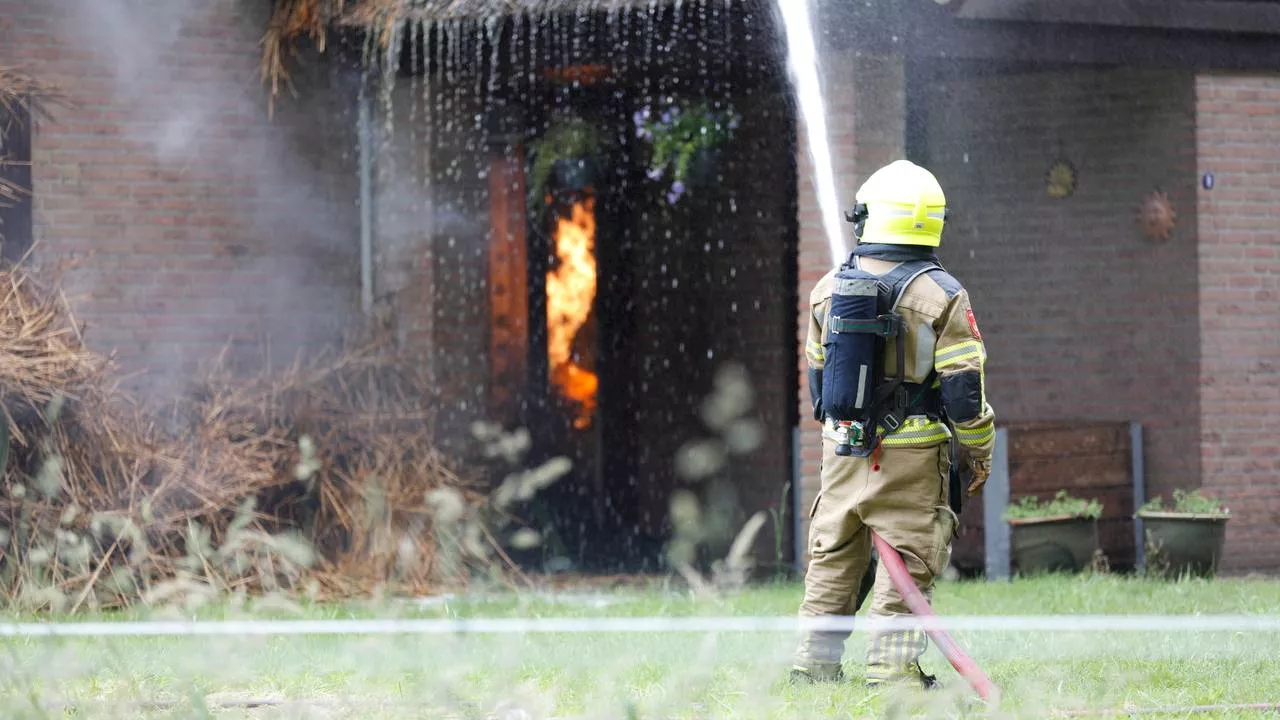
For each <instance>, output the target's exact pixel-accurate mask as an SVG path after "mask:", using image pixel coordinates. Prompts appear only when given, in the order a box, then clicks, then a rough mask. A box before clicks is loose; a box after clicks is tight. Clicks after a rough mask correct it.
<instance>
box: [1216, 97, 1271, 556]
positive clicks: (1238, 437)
mask: <svg viewBox="0 0 1280 720" xmlns="http://www.w3.org/2000/svg"><path fill="white" fill-rule="evenodd" d="M1195 92H1196V123H1197V133H1196V147H1197V149H1198V154H1199V163H1200V167H1199V169H1200V171H1201V173H1213V174H1214V176H1215V180H1216V182H1215V185H1214V187H1213V188H1212V189H1209V190H1205V189H1201V190H1200V191H1199V198H1198V203H1199V204H1198V210H1199V235H1200V252H1199V257H1198V261H1199V262H1198V267H1199V271H1200V282H1201V289H1200V308H1199V309H1200V314H1199V319H1200V351H1201V352H1202V354H1203V368H1202V370H1201V373H1200V376H1199V379H1200V383H1199V384H1200V393H1201V408H1202V413H1203V414H1202V421H1203V433H1202V436H1201V441H1200V443H1199V448H1200V461H1201V463H1202V465H1203V472H1204V485H1205V487H1206V489H1207V490H1208V491H1211V492H1213V493H1215V494H1217V495H1219V496H1221V497H1222V498H1224V499H1225V501H1226V503H1227V505H1228V507H1230V508H1231V511H1232V513H1233V515H1234V516H1235V517H1234V519H1233V520H1231V522H1230V523H1228V525H1227V552H1228V556H1227V557H1226V558H1225V560H1224V562H1225V564H1226V566H1227V568H1229V569H1232V570H1267V571H1276V570H1277V569H1280V557H1278V556H1277V555H1276V552H1275V549H1276V548H1277V547H1280V483H1278V482H1277V481H1278V480H1280V445H1278V444H1277V441H1276V436H1277V433H1278V432H1280V246H1278V245H1277V243H1276V231H1275V226H1276V222H1277V219H1280V210H1277V207H1280V184H1278V183H1277V180H1276V177H1277V176H1276V171H1277V169H1278V168H1280V117H1277V115H1276V111H1275V108H1276V106H1277V104H1280V76H1277V75H1255V76H1244V75H1228V74H1223V75H1202V76H1200V77H1197V78H1196V81H1195Z"/></svg>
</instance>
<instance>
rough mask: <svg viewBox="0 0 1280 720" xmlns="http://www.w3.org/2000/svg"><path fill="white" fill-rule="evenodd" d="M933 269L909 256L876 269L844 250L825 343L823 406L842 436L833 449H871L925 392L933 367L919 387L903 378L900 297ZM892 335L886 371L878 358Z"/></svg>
mask: <svg viewBox="0 0 1280 720" xmlns="http://www.w3.org/2000/svg"><path fill="white" fill-rule="evenodd" d="M935 270H943V267H942V265H940V264H938V262H937V261H936V260H911V261H907V262H903V263H900V264H899V265H898V266H897V267H895V268H894V269H893V270H890V271H889V272H888V273H885V274H884V275H875V274H873V273H869V272H867V271H865V270H862V269H860V268H859V267H858V266H857V262H856V259H855V258H854V257H853V256H850V258H849V260H848V261H846V262H845V263H844V264H843V265H841V266H840V270H839V271H837V272H836V274H835V278H834V280H833V282H832V286H831V307H830V311H829V314H828V319H827V322H828V332H827V339H826V342H825V343H824V344H823V353H824V355H825V362H824V364H823V371H822V410H823V414H824V415H825V416H826V418H828V419H830V420H833V421H835V423H836V427H837V430H838V431H839V432H840V433H841V437H842V438H844V439H843V441H842V442H841V443H840V444H839V445H838V446H837V447H836V454H837V455H842V456H850V455H857V456H861V457H865V456H867V455H870V454H871V453H872V451H873V450H875V448H876V446H877V445H878V443H879V441H880V437H879V431H880V428H884V430H885V431H886V432H893V431H894V430H897V429H898V428H899V427H900V426H901V425H902V422H903V421H904V420H905V419H906V417H907V416H908V415H910V414H911V413H912V411H913V410H914V409H915V408H916V405H917V403H918V402H919V401H920V400H921V399H922V397H923V396H924V395H927V394H929V393H930V390H931V387H932V384H933V379H934V373H935V372H936V371H934V372H931V373H930V374H929V377H928V378H927V379H926V380H925V382H924V383H923V384H922V385H920V386H912V385H910V384H909V383H905V382H904V377H905V375H906V353H905V340H906V338H905V335H906V328H904V327H903V324H902V315H900V314H899V313H898V303H899V302H900V301H901V299H902V293H903V291H905V290H906V289H907V286H908V285H910V284H911V282H912V281H913V280H915V279H916V278H917V277H920V276H921V275H923V274H925V273H927V272H932V271H935ZM890 339H893V340H894V341H895V342H896V343H897V346H896V352H895V353H894V356H895V357H896V359H897V362H896V365H897V368H896V370H897V372H896V374H895V375H892V376H886V374H885V371H884V368H883V367H882V365H883V362H882V360H883V358H884V356H885V348H886V343H887V342H888V341H889V340H890ZM913 390H914V391H915V392H914V397H912V391H913Z"/></svg>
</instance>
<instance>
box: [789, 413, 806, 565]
mask: <svg viewBox="0 0 1280 720" xmlns="http://www.w3.org/2000/svg"><path fill="white" fill-rule="evenodd" d="M800 437H801V436H800V427H799V426H798V425H797V426H796V427H793V428H791V532H792V538H791V542H792V548H793V549H792V553H791V555H792V559H791V562H792V565H794V566H795V571H796V575H797V576H801V575H803V574H804V513H803V511H802V510H801V507H802V506H803V505H804V460H803V458H801V457H800V453H801V451H802V447H801V444H800Z"/></svg>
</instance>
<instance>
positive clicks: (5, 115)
mask: <svg viewBox="0 0 1280 720" xmlns="http://www.w3.org/2000/svg"><path fill="white" fill-rule="evenodd" d="M66 104H67V99H66V97H65V96H64V95H63V94H62V93H61V92H60V91H59V90H58V89H57V88H56V87H54V86H52V85H49V84H47V83H42V82H40V81H39V80H37V79H36V78H35V76H33V75H31V74H30V73H27V72H24V71H23V70H21V69H20V68H16V67H10V66H6V65H0V138H3V137H5V136H6V135H8V133H10V132H11V131H13V129H14V124H15V123H19V122H32V121H34V120H38V119H48V118H50V117H51V114H50V110H51V108H52V107H54V106H57V105H66ZM4 144H5V143H0V146H3V145H4ZM8 162H11V159H10V158H8V157H6V156H5V155H4V154H3V153H0V165H3V164H5V163H8ZM29 193H30V188H24V187H20V186H18V185H15V184H14V183H13V182H11V181H9V180H8V179H6V178H4V177H0V205H12V204H15V203H17V202H19V201H21V200H22V199H23V198H25V197H27V196H28V194H29ZM2 231H3V228H0V232H2Z"/></svg>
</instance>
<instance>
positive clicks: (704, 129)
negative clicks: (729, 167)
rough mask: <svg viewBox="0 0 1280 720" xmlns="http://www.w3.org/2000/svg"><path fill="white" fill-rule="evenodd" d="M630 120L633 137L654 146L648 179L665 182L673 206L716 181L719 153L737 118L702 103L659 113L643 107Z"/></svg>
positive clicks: (671, 108)
mask: <svg viewBox="0 0 1280 720" xmlns="http://www.w3.org/2000/svg"><path fill="white" fill-rule="evenodd" d="M633 120H634V122H635V126H636V137H638V138H640V139H641V140H644V141H646V142H648V143H650V145H651V146H652V147H653V154H652V157H651V158H650V161H649V167H648V170H647V174H648V176H649V179H650V180H653V181H655V182H656V181H665V182H666V183H668V186H667V202H668V203H670V204H672V205H675V204H676V203H678V202H680V199H681V198H682V197H684V195H685V193H687V192H689V191H690V190H691V189H692V188H695V187H699V186H708V185H710V184H711V183H712V182H714V181H715V180H716V168H717V166H718V163H719V157H720V152H721V150H722V148H723V147H724V144H725V143H726V142H728V141H729V140H731V139H732V138H733V136H734V132H735V131H736V130H737V129H738V123H739V121H740V118H739V117H738V114H737V113H735V112H734V111H733V110H719V111H717V110H714V109H712V108H711V106H710V105H708V104H707V103H705V102H704V103H700V104H698V105H696V106H694V107H693V108H690V109H683V110H682V109H681V108H680V107H679V106H677V105H670V106H669V107H667V108H666V109H665V110H663V111H662V112H661V114H658V113H655V112H654V111H653V109H652V108H650V107H649V106H647V105H646V106H645V107H643V108H641V109H640V110H638V111H636V113H635V115H634V117H633Z"/></svg>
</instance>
